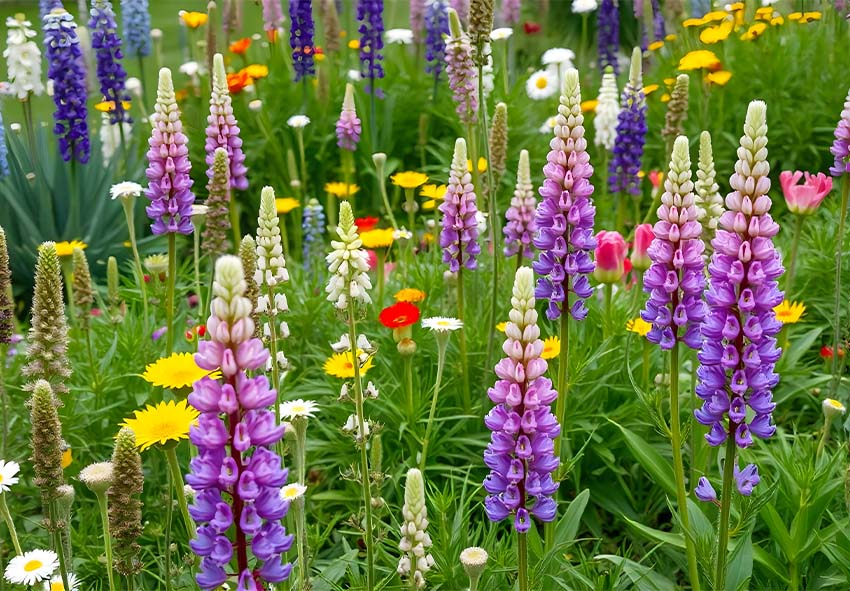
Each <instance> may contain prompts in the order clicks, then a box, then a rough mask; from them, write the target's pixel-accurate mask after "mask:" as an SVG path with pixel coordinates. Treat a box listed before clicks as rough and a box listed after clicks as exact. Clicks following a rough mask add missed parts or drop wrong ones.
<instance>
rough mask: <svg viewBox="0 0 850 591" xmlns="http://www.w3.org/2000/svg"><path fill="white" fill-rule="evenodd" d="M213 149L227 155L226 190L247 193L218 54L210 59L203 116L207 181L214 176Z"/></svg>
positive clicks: (238, 140) (235, 125) (242, 155)
mask: <svg viewBox="0 0 850 591" xmlns="http://www.w3.org/2000/svg"><path fill="white" fill-rule="evenodd" d="M216 148H224V149H225V150H226V151H227V160H228V162H229V166H230V186H231V187H232V188H234V189H239V190H241V191H244V190H245V189H247V188H248V177H247V176H246V174H247V173H248V169H247V168H246V167H245V153H244V152H243V151H242V139H241V138H240V137H239V124H238V123H237V121H236V117H235V116H234V115H233V103H232V99H231V98H230V90H229V89H228V86H227V73H226V72H225V70H224V58H223V57H222V55H221V54H220V53H217V54H215V55H214V56H213V72H212V93H211V94H210V114H209V115H208V116H207V139H206V143H205V144H204V149H205V150H206V153H207V156H206V164H207V177H208V178H209V179H212V178H213V176H214V174H215V171H214V169H213V165H214V163H215V150H216Z"/></svg>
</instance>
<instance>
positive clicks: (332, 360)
mask: <svg viewBox="0 0 850 591" xmlns="http://www.w3.org/2000/svg"><path fill="white" fill-rule="evenodd" d="M362 354H363V351H362V350H361V349H358V350H357V355H358V356H359V355H362ZM371 368H372V358H371V357H369V358H368V359H367V360H366V363H364V364H363V366H362V367H361V368H360V375H361V376H362V375H365V374H366V372H367V371H368V370H369V369H371ZM324 370H325V373H326V374H328V375H329V376H332V377H335V378H340V379H343V380H346V379H350V378H353V377H354V355H352V354H351V351H346V352H345V353H334V354H333V355H331V356H330V357H328V359H327V361H325V365H324Z"/></svg>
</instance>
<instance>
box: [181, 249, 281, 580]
mask: <svg viewBox="0 0 850 591" xmlns="http://www.w3.org/2000/svg"><path fill="white" fill-rule="evenodd" d="M246 287H247V285H246V283H245V278H244V275H243V270H242V262H241V261H240V260H239V258H238V257H235V256H231V255H226V256H223V257H221V258H219V259H218V260H217V261H216V265H215V281H214V282H213V293H214V294H215V299H213V301H212V303H211V304H210V310H211V314H210V317H209V320H207V329H208V334H209V335H210V338H211V340H209V341H203V342H201V343H199V345H198V353H196V354H195V362H196V363H197V364H198V366H199V367H202V368H205V369H209V370H213V369H219V368H220V369H221V373H222V378H221V381H219V380H214V379H212V378H210V377H209V376H207V377H204V378H202V379H201V380H199V381H197V382H195V384H194V386H193V390H192V393H191V394H189V404H191V405H192V406H193V407H194V408H196V409H197V410H198V411H200V413H201V414H200V416H199V417H198V422H197V424H195V425H192V426H191V427H190V429H189V439H190V440H191V442H192V444H193V445H195V446H196V447H197V448H198V455H197V456H196V457H195V458H193V459H192V461H191V462H190V468H191V473H190V474H189V475H188V476H187V477H186V482H187V483H188V484H189V485H190V486H191V487H192V488H193V489H194V490H195V491H197V494H196V496H195V501H194V504H193V505H192V506H191V507H190V508H189V513H190V515H191V516H192V519H193V520H194V521H195V522H196V523H197V524H198V530H197V535H196V536H195V538H194V539H193V540H192V541H191V542H190V543H189V545H190V546H191V548H192V551H194V552H195V554H197V555H198V556H200V557H201V568H200V572H199V573H198V575H197V577H196V581H197V583H198V585H199V586H200V587H201V589H204V590H210V589H215V588H217V587H219V586H220V585H222V584H223V583H224V582H225V581H226V580H227V578H228V577H229V573H230V572H232V568H230V564H231V562H232V561H233V559H234V558H235V559H236V565H237V576H238V578H239V585H238V589H242V590H245V591H247V590H249V589H264V588H265V585H264V583H280V582H282V581H285V580H286V579H287V578H288V577H289V573H290V571H291V569H292V565H291V564H288V563H287V564H285V563H284V562H283V558H282V554H283V553H284V552H286V551H288V550H289V548H290V546H291V545H292V536H291V535H288V534H287V533H286V529H285V528H284V526H283V524H282V522H281V520H282V519H283V518H284V517H285V516H286V513H287V511H288V509H289V503H288V502H286V501H282V500H281V493H280V490H281V487H282V486H283V485H284V484H286V478H287V473H288V471H287V470H286V469H285V468H283V466H282V463H283V462H282V460H281V457H280V456H279V455H278V454H277V453H275V452H274V451H273V450H274V445H275V444H276V443H277V442H278V441H280V440H281V438H282V437H283V432H284V427H283V425H280V426H279V425H277V424H276V422H275V417H274V413H273V412H272V411H270V410H268V409H267V408H266V407H268V406H269V405H272V404H274V403H275V401H276V399H277V393H276V392H275V391H274V390H272V389H270V388H269V383H268V380H267V379H266V377H265V376H263V375H257V376H256V377H249V373H250V372H255V371H262V369H263V368H265V366H266V362H267V360H268V358H269V352H268V351H267V350H266V348H265V347H264V346H263V343H262V341H260V340H259V339H257V338H254V321H253V320H251V308H252V307H253V306H252V304H251V301H250V300H249V299H248V298H246V297H245V289H246ZM231 529H232V530H233V540H231V539H230V538H229V537H228V535H227V532H228V531H229V530H231ZM234 554H235V555H236V556H235V557H234ZM250 555H253V557H254V559H255V560H256V561H257V563H256V564H255V565H253V566H252V565H251V557H250Z"/></svg>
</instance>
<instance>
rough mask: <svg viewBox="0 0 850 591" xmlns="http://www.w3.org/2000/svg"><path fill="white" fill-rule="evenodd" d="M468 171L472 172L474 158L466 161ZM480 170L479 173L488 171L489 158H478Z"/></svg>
mask: <svg viewBox="0 0 850 591" xmlns="http://www.w3.org/2000/svg"><path fill="white" fill-rule="evenodd" d="M466 172H472V160H467V161H466ZM478 172H479V174H481V173H485V172H487V159H486V158H483V157H482V158H479V159H478Z"/></svg>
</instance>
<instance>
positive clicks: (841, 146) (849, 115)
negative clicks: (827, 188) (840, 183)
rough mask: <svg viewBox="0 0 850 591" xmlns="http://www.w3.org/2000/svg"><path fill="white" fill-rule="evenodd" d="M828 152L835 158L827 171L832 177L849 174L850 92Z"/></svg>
mask: <svg viewBox="0 0 850 591" xmlns="http://www.w3.org/2000/svg"><path fill="white" fill-rule="evenodd" d="M829 151H830V152H832V155H833V156H834V157H835V163H834V164H833V165H832V167H831V168H830V169H829V172H830V173H831V174H832V176H834V177H840V176H841V175H842V174H844V173H850V91H848V92H847V98H846V99H845V101H844V109H843V110H842V111H841V119H839V121H838V125H837V126H836V127H835V141H834V142H833V143H832V148H830V150H829Z"/></svg>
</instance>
